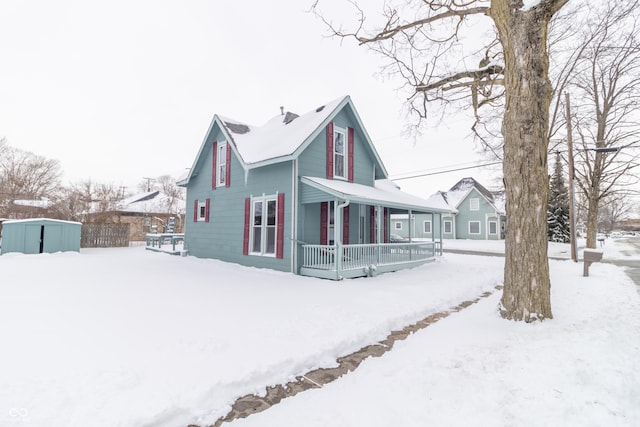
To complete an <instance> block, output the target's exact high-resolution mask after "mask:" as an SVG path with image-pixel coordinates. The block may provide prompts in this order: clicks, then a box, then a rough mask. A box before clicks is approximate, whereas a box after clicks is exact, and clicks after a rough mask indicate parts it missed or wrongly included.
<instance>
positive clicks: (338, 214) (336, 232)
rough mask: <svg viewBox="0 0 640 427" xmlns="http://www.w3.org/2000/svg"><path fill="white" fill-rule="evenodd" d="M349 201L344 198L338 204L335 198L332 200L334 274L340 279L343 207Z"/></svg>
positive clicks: (347, 204)
mask: <svg viewBox="0 0 640 427" xmlns="http://www.w3.org/2000/svg"><path fill="white" fill-rule="evenodd" d="M349 203H350V202H349V200H345V202H344V203H342V204H338V201H337V200H336V201H335V202H334V206H335V210H334V215H333V217H334V219H333V227H334V228H333V241H334V242H335V247H336V254H335V257H336V275H337V277H338V279H340V275H341V274H340V273H342V256H343V254H342V223H343V221H344V219H343V215H344V208H345V207H347V206H349Z"/></svg>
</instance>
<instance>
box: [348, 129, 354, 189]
mask: <svg viewBox="0 0 640 427" xmlns="http://www.w3.org/2000/svg"><path fill="white" fill-rule="evenodd" d="M348 133H349V137H348V138H349V142H348V144H347V145H348V147H347V156H348V157H347V162H348V168H349V171H348V174H349V182H353V128H349V129H348Z"/></svg>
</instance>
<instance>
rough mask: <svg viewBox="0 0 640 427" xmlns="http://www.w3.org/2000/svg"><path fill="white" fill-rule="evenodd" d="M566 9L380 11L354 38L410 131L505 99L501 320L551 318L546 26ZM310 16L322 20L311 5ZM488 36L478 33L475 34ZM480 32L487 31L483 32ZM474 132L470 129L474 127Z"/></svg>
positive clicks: (552, 0) (508, 6)
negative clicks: (411, 120)
mask: <svg viewBox="0 0 640 427" xmlns="http://www.w3.org/2000/svg"><path fill="white" fill-rule="evenodd" d="M567 2H568V0H540V1H535V2H527V4H526V5H525V2H524V1H522V0H491V1H489V0H421V1H419V0H414V1H408V2H405V6H403V7H393V6H390V5H387V6H386V7H385V10H384V11H383V14H384V17H385V20H384V22H383V23H382V25H381V26H379V27H375V28H373V29H369V28H368V27H367V25H365V24H367V23H366V20H365V14H364V12H363V11H362V9H361V8H360V7H359V6H358V4H357V3H356V2H355V1H352V2H351V3H352V4H353V5H354V6H355V7H356V9H357V10H359V11H360V14H359V16H360V18H359V22H358V25H357V27H356V28H355V29H353V30H343V29H342V28H341V27H336V26H334V25H332V24H331V23H330V22H329V20H328V19H326V18H325V22H327V24H329V26H330V28H331V29H332V30H333V34H335V35H337V36H340V37H353V38H355V39H356V40H357V41H358V42H359V43H360V44H366V45H369V46H371V47H372V48H373V49H374V50H375V51H377V52H380V53H381V54H383V55H385V56H386V57H387V58H389V59H390V66H392V67H395V69H396V70H397V74H398V75H400V76H401V77H402V78H403V79H404V82H405V84H406V86H405V87H406V88H408V89H409V96H408V106H409V111H410V112H411V113H413V114H414V117H417V119H418V122H420V121H421V120H423V119H425V118H426V117H427V111H428V106H429V105H432V103H434V102H435V103H437V104H439V105H444V106H445V107H446V106H455V107H456V108H457V107H459V106H460V101H462V100H464V102H466V103H468V104H467V105H469V104H470V105H471V108H472V109H473V112H474V114H475V115H476V117H478V115H479V111H480V110H481V109H482V108H483V107H484V106H488V105H492V104H493V103H494V102H496V101H497V100H498V99H499V98H500V96H501V95H502V94H503V92H504V95H505V99H504V116H503V118H502V130H501V133H502V136H503V138H504V162H503V175H504V182H505V194H506V210H507V224H506V227H507V233H506V237H505V248H506V253H505V255H506V262H505V271H504V291H503V295H502V300H501V308H500V312H501V314H502V316H503V317H504V318H506V319H512V320H520V321H525V322H532V321H536V320H542V319H546V318H551V317H553V315H552V311H551V299H550V287H551V284H550V278H549V264H548V258H547V225H546V224H547V205H548V194H549V176H548V164H547V149H548V145H549V139H548V131H549V105H550V102H551V95H552V91H553V87H552V85H551V82H550V80H549V60H548V55H547V41H548V26H549V23H550V21H551V19H552V17H553V16H554V15H555V14H556V13H557V12H558V11H559V10H560V9H561V8H562V7H564V6H565V5H566V3H567ZM314 8H315V10H316V11H318V13H319V14H320V15H322V13H320V11H319V1H318V2H316V4H315V5H314ZM482 21H484V24H485V27H489V28H491V30H490V31H488V32H487V31H485V32H484V33H479V32H478V31H477V28H478V27H477V26H476V25H477V24H478V23H480V24H482V23H483V22H482ZM487 24H488V25H487ZM476 123H478V121H476Z"/></svg>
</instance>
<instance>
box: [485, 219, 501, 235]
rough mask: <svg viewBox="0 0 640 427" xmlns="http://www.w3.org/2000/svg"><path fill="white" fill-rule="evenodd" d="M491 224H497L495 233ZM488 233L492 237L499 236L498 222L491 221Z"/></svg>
mask: <svg viewBox="0 0 640 427" xmlns="http://www.w3.org/2000/svg"><path fill="white" fill-rule="evenodd" d="M491 224H495V225H496V231H495V232H493V233H492V232H491ZM487 231H488V233H489V235H491V236H496V235H498V221H489V225H488V227H487Z"/></svg>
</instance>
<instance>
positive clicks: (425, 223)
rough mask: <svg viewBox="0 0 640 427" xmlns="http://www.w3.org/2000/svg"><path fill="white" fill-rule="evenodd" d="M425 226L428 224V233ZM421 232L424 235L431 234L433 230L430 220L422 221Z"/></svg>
mask: <svg viewBox="0 0 640 427" xmlns="http://www.w3.org/2000/svg"><path fill="white" fill-rule="evenodd" d="M427 224H429V231H427ZM422 232H423V233H424V234H431V233H432V232H433V229H432V227H431V220H428V219H427V220H424V221H422Z"/></svg>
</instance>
